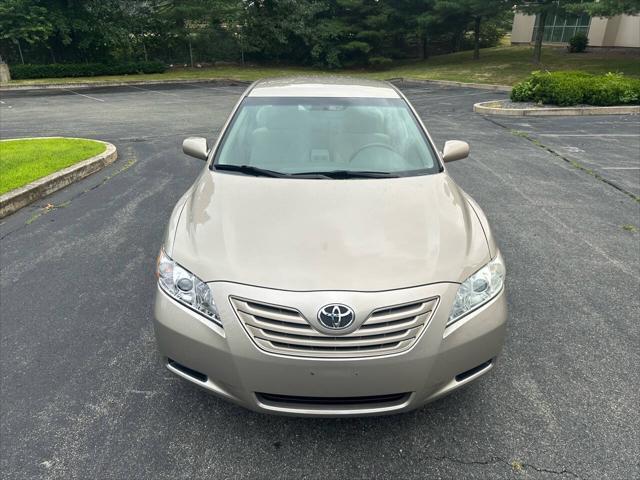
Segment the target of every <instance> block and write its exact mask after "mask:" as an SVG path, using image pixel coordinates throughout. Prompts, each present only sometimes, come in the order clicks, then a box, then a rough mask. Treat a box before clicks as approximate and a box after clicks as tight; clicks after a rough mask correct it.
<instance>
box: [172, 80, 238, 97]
mask: <svg viewBox="0 0 640 480" xmlns="http://www.w3.org/2000/svg"><path fill="white" fill-rule="evenodd" d="M184 85H191V86H192V87H198V88H205V89H207V90H220V91H221V92H226V93H230V94H233V95H238V94H239V92H238V90H229V88H234V87H208V86H206V84H204V85H200V84H198V83H185V84H184Z"/></svg>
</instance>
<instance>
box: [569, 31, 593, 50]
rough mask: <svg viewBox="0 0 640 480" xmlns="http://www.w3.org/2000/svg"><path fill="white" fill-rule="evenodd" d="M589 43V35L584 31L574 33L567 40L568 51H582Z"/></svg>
mask: <svg viewBox="0 0 640 480" xmlns="http://www.w3.org/2000/svg"><path fill="white" fill-rule="evenodd" d="M587 45H589V37H587V35H586V34H584V33H576V34H575V35H574V36H573V37H571V39H570V40H569V51H570V52H571V53H580V52H584V51H585V50H586V49H587Z"/></svg>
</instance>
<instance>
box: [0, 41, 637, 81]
mask: <svg viewBox="0 0 640 480" xmlns="http://www.w3.org/2000/svg"><path fill="white" fill-rule="evenodd" d="M532 70H584V71H586V72H590V73H606V72H611V71H613V72H622V73H624V74H626V75H630V76H637V77H640V54H638V53H629V52H611V51H609V52H598V51H594V52H587V53H573V54H570V53H568V52H567V51H566V48H545V49H544V51H543V54H542V64H541V65H538V66H534V65H533V64H532V63H531V47H528V46H513V47H512V46H501V47H494V48H486V49H483V50H481V54H480V60H477V61H476V60H473V58H472V52H470V51H468V52H458V53H452V54H449V55H440V56H436V57H432V58H430V59H429V60H426V61H420V62H415V61H414V62H401V63H396V64H395V65H394V66H393V67H392V68H390V69H387V70H383V71H366V70H339V71H332V72H327V71H321V70H315V69H312V68H304V67H280V66H278V67H255V66H247V67H239V66H221V67H212V68H195V69H187V68H179V69H172V70H170V71H168V72H166V73H157V74H149V75H122V76H103V77H89V78H56V79H38V80H17V81H12V82H11V84H12V85H19V84H38V83H61V84H64V83H79V82H80V83H84V82H105V81H107V82H133V81H140V80H191V79H235V80H256V79H258V78H263V77H274V76H286V75H301V74H323V73H334V74H335V73H339V74H347V75H355V76H364V77H368V78H376V79H389V78H397V77H404V78H415V79H425V80H454V81H459V82H472V83H495V84H502V85H513V84H514V83H516V82H518V81H520V80H522V79H523V78H525V77H526V76H527V75H528V74H529V73H530V72H531V71H532Z"/></svg>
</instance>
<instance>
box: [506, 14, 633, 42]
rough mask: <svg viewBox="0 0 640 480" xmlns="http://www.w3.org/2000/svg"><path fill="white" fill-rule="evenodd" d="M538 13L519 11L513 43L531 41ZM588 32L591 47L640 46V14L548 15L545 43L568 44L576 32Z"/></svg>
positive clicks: (515, 21)
mask: <svg viewBox="0 0 640 480" xmlns="http://www.w3.org/2000/svg"><path fill="white" fill-rule="evenodd" d="M537 24H538V16H537V15H524V14H522V13H516V15H515V17H514V19H513V28H512V31H511V44H512V45H518V44H529V43H531V42H533V41H534V39H535V36H536V33H537V30H538V25H537ZM578 32H582V33H586V34H587V36H588V37H589V46H590V47H625V48H640V16H638V15H633V16H631V15H618V16H616V17H612V18H600V17H593V18H592V17H589V15H579V16H577V15H561V14H558V15H548V16H547V21H546V25H545V26H544V34H543V37H542V38H543V42H544V43H545V44H566V43H567V42H568V41H569V39H570V38H571V37H573V36H574V35H575V34H576V33H578Z"/></svg>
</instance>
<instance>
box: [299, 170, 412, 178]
mask: <svg viewBox="0 0 640 480" xmlns="http://www.w3.org/2000/svg"><path fill="white" fill-rule="evenodd" d="M291 175H292V176H299V175H317V176H320V177H326V178H337V179H344V178H398V177H399V175H397V174H395V173H392V172H368V171H366V170H329V171H326V172H302V173H292V174H291Z"/></svg>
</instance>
